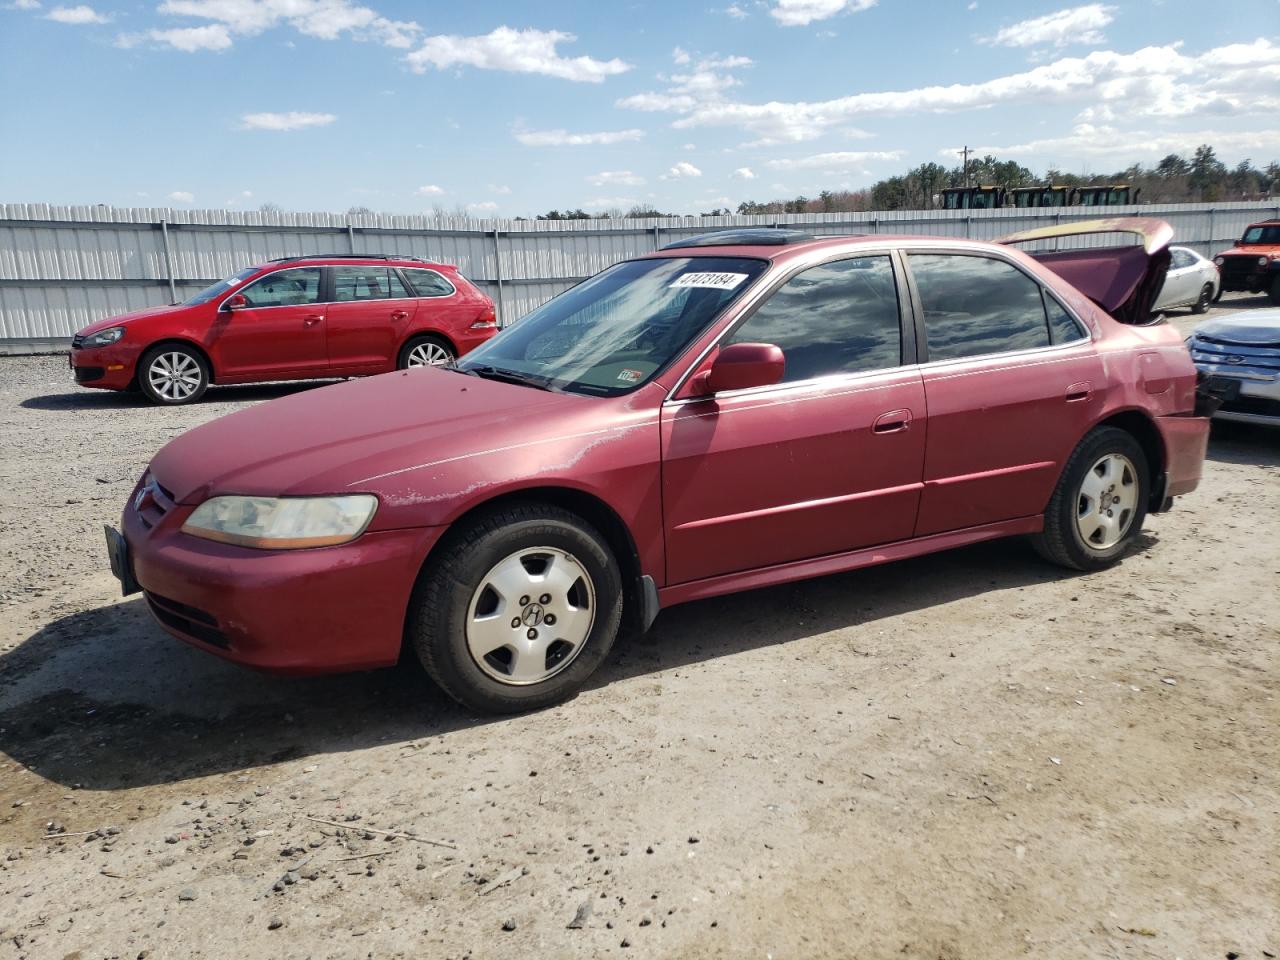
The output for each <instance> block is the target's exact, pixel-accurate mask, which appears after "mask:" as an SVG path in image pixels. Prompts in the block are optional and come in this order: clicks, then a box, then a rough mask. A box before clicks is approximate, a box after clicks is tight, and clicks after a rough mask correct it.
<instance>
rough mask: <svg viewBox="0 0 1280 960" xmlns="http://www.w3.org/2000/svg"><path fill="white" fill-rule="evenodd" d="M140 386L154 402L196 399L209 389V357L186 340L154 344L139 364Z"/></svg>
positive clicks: (177, 403) (170, 404)
mask: <svg viewBox="0 0 1280 960" xmlns="http://www.w3.org/2000/svg"><path fill="white" fill-rule="evenodd" d="M138 388H139V389H140V390H141V391H142V393H143V395H144V396H146V398H147V399H148V400H150V401H151V402H152V403H158V404H161V405H163V406H167V407H177V406H181V405H182V404H184V403H195V402H196V401H197V400H199V399H200V398H201V397H203V396H204V392H205V390H207V389H209V364H208V361H206V360H205V358H204V357H203V356H202V355H201V354H200V353H199V352H198V351H196V350H194V349H192V348H191V347H187V346H183V345H182V344H178V343H167V344H161V345H160V346H158V347H152V348H151V349H150V350H148V351H147V352H146V353H145V354H143V356H142V362H141V363H139V364H138Z"/></svg>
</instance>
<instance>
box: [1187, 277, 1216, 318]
mask: <svg viewBox="0 0 1280 960" xmlns="http://www.w3.org/2000/svg"><path fill="white" fill-rule="evenodd" d="M1212 302H1213V284H1212V283H1206V284H1205V285H1204V286H1203V287H1201V288H1200V297H1199V299H1197V300H1196V302H1195V303H1193V304H1192V305H1191V312H1192V313H1208V312H1209V304H1210V303H1212Z"/></svg>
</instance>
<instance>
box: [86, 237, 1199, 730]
mask: <svg viewBox="0 0 1280 960" xmlns="http://www.w3.org/2000/svg"><path fill="white" fill-rule="evenodd" d="M1090 229H1093V230H1095V231H1098V232H1107V233H1111V232H1116V231H1131V232H1136V233H1138V234H1139V235H1141V236H1142V237H1143V240H1144V242H1143V244H1142V245H1135V246H1127V247H1116V248H1096V247H1095V248H1088V249H1081V250H1070V251H1064V252H1061V253H1050V254H1045V255H1042V256H1041V257H1040V258H1039V259H1037V258H1034V257H1032V256H1028V255H1026V254H1024V253H1021V252H1019V251H1017V250H1015V249H1011V248H1010V246H1008V245H998V244H993V243H979V242H971V241H965V240H957V239H951V238H939V237H893V236H868V237H853V238H849V237H841V238H824V239H814V238H809V237H804V236H801V235H796V234H794V233H792V232H791V231H776V230H757V231H738V232H730V233H721V234H710V235H707V236H704V237H700V238H694V239H691V240H687V241H684V242H683V243H681V244H678V245H675V246H673V247H669V248H667V249H664V250H661V251H659V252H656V253H653V254H650V255H647V256H642V257H639V258H637V259H634V260H628V261H625V262H622V263H618V264H616V265H614V266H612V267H610V268H608V269H607V270H605V271H603V272H602V273H599V274H597V275H596V276H594V277H592V278H591V279H589V280H587V281H585V282H583V283H581V284H579V285H578V286H576V287H574V288H573V289H571V290H569V291H567V292H565V293H563V294H561V295H560V296H558V297H556V298H555V299H554V300H551V301H550V302H548V303H546V304H544V305H543V306H542V307H540V308H538V309H537V310H535V311H534V312H533V313H531V314H529V315H528V316H527V317H525V318H524V319H522V320H521V321H520V322H519V323H517V324H515V325H513V326H512V327H510V328H508V329H505V330H503V331H502V333H501V334H499V335H498V336H497V337H495V338H494V339H492V340H491V341H489V342H488V343H487V344H485V345H484V346H482V347H480V348H479V349H478V350H476V351H475V352H473V353H472V354H470V355H468V356H467V357H465V358H463V359H462V360H460V361H459V362H458V363H457V364H456V365H454V366H451V367H446V368H441V369H434V370H429V371H426V372H422V373H414V374H409V373H399V374H395V373H393V374H389V375H387V376H383V377H376V378H373V379H369V380H362V381H356V382H351V383H345V384H339V385H336V386H333V387H329V388H326V389H324V390H320V391H316V392H312V393H307V394H303V395H298V396H293V397H286V398H281V399H278V400H274V401H272V402H269V403H265V404H261V405H258V406H256V407H253V408H251V409H247V410H244V411H240V412H237V413H234V414H231V415H230V416H226V417H223V418H222V419H220V420H216V421H214V422H212V423H209V424H206V425H204V426H201V427H198V428H196V429H194V430H191V431H190V432H188V433H186V434H185V435H183V436H181V437H178V438H177V439H175V440H173V441H172V442H170V443H169V444H168V445H167V446H165V447H164V448H163V449H162V450H161V451H160V452H159V453H158V454H157V455H156V457H155V458H154V460H152V462H151V464H150V466H149V468H148V469H147V471H146V472H145V474H144V475H143V477H142V479H141V480H140V481H139V483H138V485H137V487H136V488H135V490H134V493H133V496H132V497H131V499H130V501H129V503H128V505H127V506H126V507H125V510H124V515H123V533H122V534H121V533H117V532H116V531H114V530H108V544H109V552H110V556H111V561H112V567H113V569H114V570H115V571H116V573H117V575H118V576H119V577H120V578H121V580H122V582H123V584H124V590H125V592H126V593H128V592H131V591H135V590H139V589H141V590H144V591H145V596H146V600H147V603H148V605H149V606H150V609H151V611H152V613H153V614H154V615H155V617H156V619H157V620H158V621H159V622H160V623H161V624H162V625H163V626H164V628H165V629H166V630H168V631H169V632H171V633H172V634H174V635H175V636H177V637H179V638H180V639H182V640H185V641H187V642H188V643H191V644H193V645H195V646H197V647H200V648H201V649H204V650H207V651H209V652H211V653H214V654H218V655H220V656H223V657H226V658H228V659H231V660H234V661H237V662H240V663H244V664H249V665H252V666H255V667H259V668H262V669H265V670H270V671H277V672H282V673H319V672H325V671H339V670H359V669H365V668H370V667H377V666H382V665H387V664H392V663H395V662H396V660H397V659H398V657H399V656H400V653H401V650H402V648H404V647H405V646H406V645H407V646H408V648H410V649H412V650H414V651H416V653H417V655H418V657H419V658H420V659H421V661H422V663H423V664H424V665H425V667H426V669H427V670H428V671H429V673H430V674H431V676H432V677H434V678H435V680H436V681H437V682H438V683H439V685H440V686H441V687H442V688H443V689H444V690H445V691H446V692H448V693H449V694H451V695H452V696H453V697H455V698H456V699H458V700H459V701H461V702H462V703H464V704H466V705H468V706H470V707H472V708H475V709H478V710H484V711H498V712H504V711H505V712H509V711H517V710H523V709H529V708H534V707H539V706H544V705H547V704H550V703H554V702H556V701H559V700H561V699H564V698H566V697H568V696H570V695H571V694H573V693H574V691H576V690H577V689H578V688H579V687H581V686H582V684H583V683H584V682H585V681H586V680H587V678H588V677H589V676H590V675H591V674H592V672H593V671H594V670H595V669H596V668H597V667H598V666H599V665H600V663H601V662H602V661H603V660H604V659H605V657H606V655H607V654H608V652H609V649H610V647H611V645H612V644H613V642H614V640H615V638H616V637H617V636H618V634H619V632H620V631H623V630H626V629H638V630H643V629H647V628H648V626H649V624H650V623H651V622H652V621H653V618H654V617H655V616H656V615H657V613H658V610H659V609H660V608H661V607H665V606H670V605H672V604H677V603H682V602H684V601H687V600H695V599H699V598H703V597H713V596H717V595H719V594H725V593H730V592H732V591H736V590H743V589H748V588H752V587H762V586H767V585H771V584H778V583H785V582H788V581H793V580H798V579H801V578H805V577H812V576H817V575H821V574H828V573H835V572H838V571H845V570H851V569H854V568H857V567H863V566H868V565H871V564H878V563H884V562H886V561H891V560H897V559H900V558H904V557H910V556H915V555H918V554H924V553H929V552H932V551H937V550H942V549H946V548H949V547H956V546H960V545H962V544H969V543H974V542H976V541H981V540H989V539H992V538H996V537H1007V536H1014V535H1025V536H1028V537H1030V538H1031V540H1032V542H1033V543H1034V545H1035V546H1036V548H1037V549H1038V550H1039V552H1040V553H1041V554H1043V556H1045V557H1046V558H1048V559H1049V560H1051V561H1054V562H1056V563H1058V564H1061V565H1063V566H1066V567H1069V568H1072V569H1076V570H1097V569H1101V568H1104V567H1106V566H1108V565H1110V564H1113V563H1115V562H1117V561H1118V560H1119V559H1120V558H1121V556H1122V555H1123V554H1124V553H1125V551H1126V550H1127V549H1128V548H1129V546H1130V544H1131V543H1132V542H1133V540H1134V538H1135V537H1136V536H1137V535H1138V532H1139V530H1140V529H1141V527H1142V524H1143V519H1144V518H1145V516H1146V515H1147V513H1148V512H1149V511H1160V510H1165V509H1168V508H1169V506H1170V505H1171V504H1172V498H1174V497H1176V496H1179V495H1181V494H1185V493H1188V492H1190V491H1191V490H1193V489H1194V488H1195V487H1196V485H1197V483H1198V482H1199V480H1200V474H1201V469H1202V465H1203V460H1204V454H1205V444H1206V439H1207V434H1208V420H1207V419H1206V418H1205V417H1203V416H1200V415H1198V411H1197V406H1198V399H1197V397H1198V394H1197V383H1196V371H1195V368H1194V367H1193V366H1192V363H1191V358H1190V356H1189V355H1188V353H1187V349H1186V347H1185V346H1183V343H1182V338H1181V337H1180V336H1179V335H1178V333H1177V331H1176V330H1175V329H1174V328H1173V327H1171V326H1168V325H1166V324H1164V323H1155V324H1150V323H1149V322H1148V317H1149V309H1150V305H1151V302H1152V300H1153V298H1154V297H1155V296H1156V295H1157V293H1158V292H1159V290H1160V286H1161V283H1162V281H1163V275H1164V272H1165V270H1166V269H1167V267H1168V263H1169V254H1168V251H1167V249H1166V245H1167V243H1168V240H1169V237H1170V235H1171V233H1172V231H1171V230H1170V228H1169V226H1168V225H1167V224H1165V223H1163V222H1162V221H1158V220H1119V221H1108V222H1105V223H1103V224H1101V225H1093V226H1092V227H1090V226H1088V225H1079V224H1074V225H1064V226H1063V227H1061V228H1049V230H1048V231H1033V232H1030V233H1027V234H1023V235H1020V236H1018V237H1015V238H1007V239H1009V240H1015V241H1023V240H1036V239H1040V238H1042V237H1044V236H1048V235H1052V234H1053V233H1055V232H1057V233H1061V234H1065V233H1070V232H1086V231H1088V230H1090Z"/></svg>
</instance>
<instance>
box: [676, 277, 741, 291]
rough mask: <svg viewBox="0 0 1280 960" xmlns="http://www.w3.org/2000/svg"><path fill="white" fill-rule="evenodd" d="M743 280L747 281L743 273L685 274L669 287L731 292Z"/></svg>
mask: <svg viewBox="0 0 1280 960" xmlns="http://www.w3.org/2000/svg"><path fill="white" fill-rule="evenodd" d="M745 279H747V275H746V274H745V273H686V274H685V275H684V276H682V277H679V278H678V279H677V280H676V281H675V283H673V284H671V286H672V287H673V288H674V287H698V288H699V289H703V290H732V289H733V288H734V287H736V286H737V285H738V284H740V283H741V282H742V281H743V280H745Z"/></svg>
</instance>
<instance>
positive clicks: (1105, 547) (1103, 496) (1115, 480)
mask: <svg viewBox="0 0 1280 960" xmlns="http://www.w3.org/2000/svg"><path fill="white" fill-rule="evenodd" d="M1149 490H1150V482H1149V468H1148V466H1147V459H1146V456H1145V455H1144V454H1143V451H1142V447H1141V446H1139V444H1138V442H1137V441H1136V440H1135V439H1134V438H1133V436H1132V435H1131V434H1129V433H1126V432H1125V431H1123V430H1119V429H1116V428H1115V427H1099V428H1098V429H1097V430H1094V431H1092V432H1091V433H1090V434H1089V435H1088V436H1086V437H1085V438H1084V439H1083V440H1082V441H1081V442H1080V445H1079V446H1078V447H1076V449H1075V451H1074V452H1073V453H1072V454H1071V457H1070V458H1069V459H1068V460H1067V465H1066V467H1065V468H1064V469H1063V471H1062V476H1061V478H1059V480H1058V486H1057V488H1056V489H1055V490H1054V492H1053V496H1052V498H1051V499H1050V500H1049V506H1048V509H1046V510H1045V514H1044V531H1043V532H1042V533H1040V534H1037V535H1036V536H1035V537H1033V538H1032V541H1031V542H1032V544H1033V545H1034V546H1035V548H1036V550H1037V552H1039V554H1040V555H1041V556H1042V557H1044V558H1045V559H1046V560H1051V561H1053V562H1054V563H1057V564H1059V565H1061V566H1064V567H1069V568H1071V569H1073V570H1101V569H1103V568H1105V567H1109V566H1111V565H1112V564H1113V563H1116V562H1117V561H1118V560H1119V559H1120V558H1121V557H1122V556H1124V554H1125V553H1126V552H1127V551H1128V549H1129V547H1130V546H1131V545H1132V543H1133V541H1134V539H1135V538H1136V537H1137V535H1138V533H1139V532H1140V531H1141V530H1142V522H1143V520H1145V519H1146V515H1147V497H1148V496H1149Z"/></svg>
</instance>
